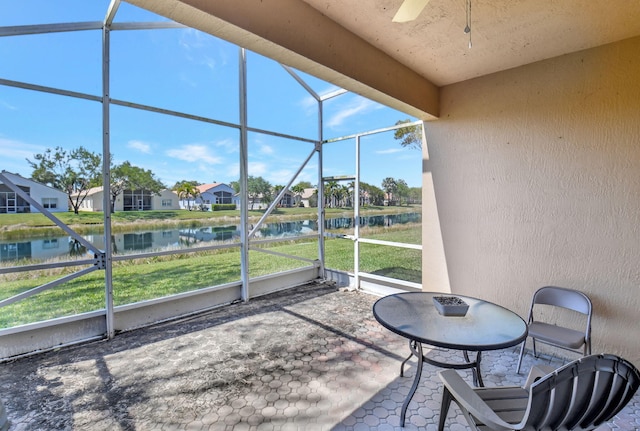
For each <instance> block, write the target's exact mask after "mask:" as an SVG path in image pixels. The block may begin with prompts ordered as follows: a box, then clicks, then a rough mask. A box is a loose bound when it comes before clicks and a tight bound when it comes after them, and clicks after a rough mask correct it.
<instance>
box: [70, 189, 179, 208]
mask: <svg viewBox="0 0 640 431" xmlns="http://www.w3.org/2000/svg"><path fill="white" fill-rule="evenodd" d="M103 203H104V192H103V188H102V186H100V187H93V188H91V189H89V193H88V194H87V197H86V198H85V199H84V201H82V203H81V204H80V208H78V210H79V211H103V210H104V205H103ZM177 209H180V206H179V202H178V195H177V194H176V193H175V192H173V191H171V190H162V191H161V192H160V195H157V194H155V193H153V192H150V191H148V190H125V191H123V192H122V193H120V194H119V195H118V197H117V198H116V202H115V205H114V209H113V210H114V211H149V210H177Z"/></svg>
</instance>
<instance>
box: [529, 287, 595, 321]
mask: <svg viewBox="0 0 640 431" xmlns="http://www.w3.org/2000/svg"><path fill="white" fill-rule="evenodd" d="M534 304H546V305H555V306H556V307H563V308H568V309H569V310H573V311H577V312H579V313H582V314H587V315H591V309H592V305H591V300H590V299H589V297H588V296H587V295H585V294H584V293H582V292H578V291H577V290H572V289H566V288H564V287H556V286H545V287H541V288H540V289H538V290H537V291H536V293H535V294H534V295H533V302H532V304H531V307H532V308H533V305H534Z"/></svg>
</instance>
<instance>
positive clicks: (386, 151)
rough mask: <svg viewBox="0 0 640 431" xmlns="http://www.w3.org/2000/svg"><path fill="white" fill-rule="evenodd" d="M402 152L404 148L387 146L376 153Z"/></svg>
mask: <svg viewBox="0 0 640 431" xmlns="http://www.w3.org/2000/svg"><path fill="white" fill-rule="evenodd" d="M400 152H402V148H387V149H386V150H378V151H376V152H375V153H376V154H394V153H400Z"/></svg>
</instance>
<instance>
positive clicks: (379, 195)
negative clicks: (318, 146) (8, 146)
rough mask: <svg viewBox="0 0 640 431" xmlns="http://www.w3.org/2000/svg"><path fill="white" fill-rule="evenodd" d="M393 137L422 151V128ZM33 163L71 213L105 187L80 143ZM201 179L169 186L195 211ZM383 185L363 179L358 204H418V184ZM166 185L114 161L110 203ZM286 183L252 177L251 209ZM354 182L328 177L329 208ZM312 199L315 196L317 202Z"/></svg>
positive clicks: (343, 200)
mask: <svg viewBox="0 0 640 431" xmlns="http://www.w3.org/2000/svg"><path fill="white" fill-rule="evenodd" d="M409 122H410V120H408V119H407V120H401V121H398V122H396V125H400V124H404V123H409ZM394 138H395V139H396V140H399V141H400V145H401V146H403V147H408V148H413V149H421V148H422V129H421V128H420V127H418V126H407V127H401V128H399V129H397V130H396V131H395V133H394ZM33 159H34V160H33V161H32V160H29V159H27V162H28V163H29V165H30V166H31V168H32V169H33V172H32V174H31V178H32V179H33V180H34V181H38V182H39V183H42V184H46V185H48V186H50V187H54V188H56V189H59V190H63V191H64V192H66V193H67V196H68V198H69V204H70V205H71V208H72V209H73V212H74V213H76V214H78V211H79V209H80V207H81V205H82V203H83V202H84V200H85V199H86V198H87V196H88V194H89V192H90V190H91V189H92V188H94V187H100V186H103V176H102V165H103V162H102V156H101V155H100V154H97V153H94V152H91V151H89V150H87V149H86V148H84V147H83V146H80V147H78V148H76V149H74V150H70V151H67V150H65V149H64V148H62V147H56V148H55V149H51V148H48V149H47V150H46V151H45V152H44V153H41V154H35V155H34V156H33ZM199 185H201V183H199V182H197V181H186V180H185V181H179V182H177V183H176V184H175V185H174V186H173V187H172V188H171V189H172V190H173V191H175V192H176V193H177V194H178V196H179V198H180V199H184V200H186V201H187V207H188V209H189V210H191V209H192V207H191V205H190V202H191V199H193V200H194V201H195V200H196V199H197V197H198V196H199V190H198V186H199ZM229 185H230V186H231V187H233V189H234V190H235V192H236V193H239V192H240V183H239V182H238V181H232V182H231V183H230V184H229ZM381 187H382V188H378V187H376V186H373V185H370V184H367V183H364V182H361V183H360V196H359V199H360V204H361V205H367V204H369V205H378V206H380V205H384V204H385V203H386V204H387V205H402V204H403V203H407V204H408V203H416V202H420V199H421V197H420V196H421V193H420V188H419V187H413V188H410V187H408V185H407V183H406V182H405V181H404V180H402V179H394V178H391V177H387V178H385V179H384V180H383V181H382V184H381ZM166 188H167V187H166V186H165V185H164V184H163V183H162V181H160V180H159V179H158V178H156V176H155V174H154V173H153V172H151V171H150V170H145V169H142V168H140V167H137V166H134V165H132V164H131V163H130V162H128V161H126V162H123V163H121V164H119V165H115V164H113V163H111V164H110V203H111V211H112V212H113V211H114V208H115V202H116V198H117V197H118V195H120V194H121V193H122V192H123V191H125V190H145V191H148V192H151V193H155V194H160V192H161V191H162V190H164V189H166ZM283 188H284V186H281V185H276V186H272V185H271V184H270V183H269V182H268V181H267V180H265V179H264V178H262V177H253V176H249V177H248V179H247V194H248V197H249V200H250V205H251V209H253V205H254V203H255V202H257V201H258V200H260V201H261V202H262V203H264V204H270V203H271V202H272V201H273V199H275V197H276V196H278V194H279V193H280V191H281V190H282V189H283ZM307 188H313V186H312V185H311V183H309V182H307V181H302V182H299V183H298V184H296V185H294V186H292V187H291V189H290V191H291V192H292V193H293V194H294V196H295V197H296V201H299V200H300V199H299V198H300V197H301V196H302V193H303V192H304V190H305V189H307ZM353 189H354V183H353V182H351V183H349V184H347V185H342V184H339V183H338V182H336V181H329V182H327V183H326V184H325V185H324V189H323V191H324V200H325V202H324V205H325V206H329V207H339V206H347V207H348V206H353V199H354V196H353ZM314 196H315V202H310V205H311V206H316V205H317V199H318V198H317V190H316V192H315V193H314ZM313 198H314V197H312V198H311V200H312V201H313Z"/></svg>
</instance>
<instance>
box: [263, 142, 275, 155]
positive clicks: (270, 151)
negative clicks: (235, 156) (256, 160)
mask: <svg viewBox="0 0 640 431" xmlns="http://www.w3.org/2000/svg"><path fill="white" fill-rule="evenodd" d="M260 152H261V153H262V154H273V147H272V146H270V145H267V144H262V145H261V146H260Z"/></svg>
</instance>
